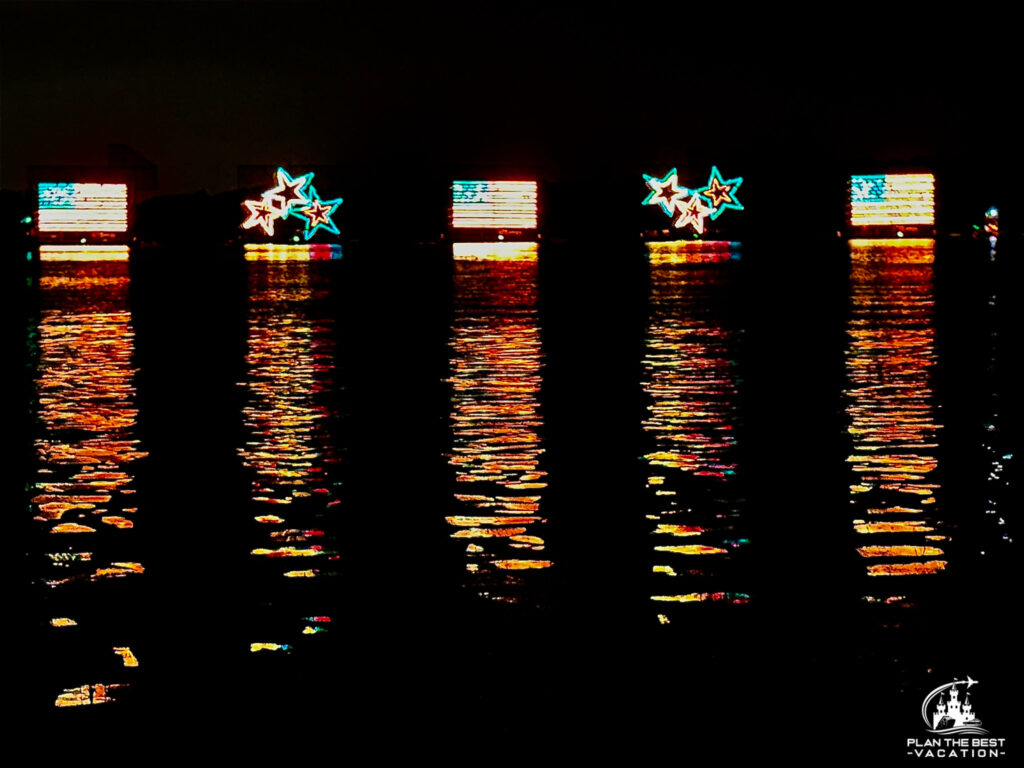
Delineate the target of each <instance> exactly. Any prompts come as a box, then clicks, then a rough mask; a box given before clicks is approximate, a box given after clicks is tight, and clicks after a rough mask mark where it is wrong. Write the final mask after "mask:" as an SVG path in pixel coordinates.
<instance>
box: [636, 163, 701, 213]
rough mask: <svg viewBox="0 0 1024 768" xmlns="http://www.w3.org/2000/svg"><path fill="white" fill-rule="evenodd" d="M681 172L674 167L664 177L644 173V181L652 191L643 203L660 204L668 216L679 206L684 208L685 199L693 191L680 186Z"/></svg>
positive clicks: (680, 208)
mask: <svg viewBox="0 0 1024 768" xmlns="http://www.w3.org/2000/svg"><path fill="white" fill-rule="evenodd" d="M678 176H679V172H678V171H677V170H676V169H675V168H673V169H672V170H671V171H669V172H668V173H666V174H665V176H664V177H663V178H660V179H659V178H658V177H657V176H651V175H649V174H646V173H645V174H644V181H645V182H647V186H648V187H649V188H650V190H651V191H650V193H649V194H648V195H647V197H646V198H645V199H644V202H643V205H660V206H661V210H662V211H664V212H665V215H666V216H672V215H673V214H674V212H675V210H676V209H677V208H678V209H679V210H680V211H681V210H682V202H683V200H684V199H685V198H686V197H687V196H688V195H690V194H692V191H691V190H689V189H687V188H686V187H680V186H679V178H678Z"/></svg>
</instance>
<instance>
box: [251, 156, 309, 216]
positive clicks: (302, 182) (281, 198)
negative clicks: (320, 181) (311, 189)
mask: <svg viewBox="0 0 1024 768" xmlns="http://www.w3.org/2000/svg"><path fill="white" fill-rule="evenodd" d="M276 175H277V186H276V187H274V188H272V189H268V190H267V191H266V192H264V193H263V199H264V200H266V201H267V202H268V203H269V204H270V205H271V207H273V208H275V209H276V210H277V211H278V212H279V214H280V215H281V218H285V219H286V218H288V215H289V213H290V212H291V209H292V208H298V207H300V206H304V205H309V203H310V199H309V197H308V196H307V195H305V194H303V192H302V190H303V188H305V187H307V186H309V184H310V183H311V182H312V181H313V174H312V173H306V174H303V175H302V176H295V177H294V178H293V177H292V176H291V175H290V174H289V173H288V171H286V170H285V169H284V168H278V169H277V174H276Z"/></svg>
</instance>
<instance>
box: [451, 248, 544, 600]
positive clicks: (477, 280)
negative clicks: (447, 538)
mask: <svg viewBox="0 0 1024 768" xmlns="http://www.w3.org/2000/svg"><path fill="white" fill-rule="evenodd" d="M536 305H537V264H536V262H535V261H531V260H510V261H456V262H455V307H456V309H455V321H454V325H453V327H452V334H451V341H450V344H449V346H450V350H451V353H450V354H451V377H450V378H449V380H448V381H449V383H450V385H451V388H452V411H451V425H452V427H451V428H452V452H451V454H450V455H449V457H448V460H449V464H450V465H451V467H452V468H453V470H454V473H455V481H456V493H455V498H456V499H457V501H458V505H457V506H458V512H457V514H453V515H450V516H448V517H447V521H448V523H449V525H450V526H451V528H452V533H451V536H452V538H454V539H456V540H458V541H464V542H465V551H466V570H467V571H468V573H469V574H470V575H469V577H468V578H467V582H466V585H467V587H469V588H471V589H473V590H475V591H476V592H477V593H478V594H480V595H482V596H485V597H489V598H492V599H494V600H501V601H505V602H519V601H520V600H521V597H522V591H523V589H524V588H525V587H526V586H527V585H528V584H529V585H533V584H535V583H536V577H537V573H538V571H542V570H544V569H547V568H549V567H550V566H551V565H552V561H551V559H550V555H549V554H548V552H547V547H546V543H545V540H544V538H543V532H544V522H545V521H544V519H543V517H542V515H541V502H542V496H543V491H544V489H545V488H546V487H547V480H546V474H547V473H546V472H545V471H544V469H543V466H542V462H541V454H542V453H543V448H542V447H541V438H540V435H539V434H538V430H539V429H540V427H541V425H542V418H541V415H540V404H539V395H540V387H541V379H542V374H541V342H540V328H539V326H538V323H537V309H536Z"/></svg>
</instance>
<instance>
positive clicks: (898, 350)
mask: <svg viewBox="0 0 1024 768" xmlns="http://www.w3.org/2000/svg"><path fill="white" fill-rule="evenodd" d="M850 253H851V261H852V267H851V284H852V285H851V299H852V314H851V317H850V322H849V326H848V329H847V333H848V336H849V344H848V347H847V351H846V377H847V387H846V389H845V390H844V395H845V398H846V413H847V416H848V417H849V427H848V430H849V434H850V436H851V438H852V450H851V452H850V456H849V457H848V458H847V462H848V463H849V464H850V468H851V470H852V471H853V472H854V473H855V477H856V482H855V483H853V484H851V486H850V495H851V500H852V502H853V506H854V516H855V517H856V518H857V519H855V520H854V521H853V527H854V530H855V531H857V533H860V534H864V535H868V536H871V537H872V538H873V539H876V538H877V543H875V544H871V545H866V546H862V547H858V550H857V551H858V553H859V554H860V555H861V556H863V557H865V558H870V559H871V560H878V559H884V560H886V561H888V562H885V563H877V562H876V563H872V564H868V565H866V572H867V574H868V575H870V576H881V575H884V576H908V575H922V574H933V573H937V572H939V571H942V570H944V569H945V566H946V561H945V560H929V561H924V562H922V559H923V558H928V557H935V556H942V555H944V554H945V552H944V551H943V550H941V549H938V548H936V547H931V546H926V545H925V544H924V543H923V540H924V539H938V540H943V539H945V538H946V537H945V535H941V534H942V531H943V527H942V524H941V521H939V520H938V518H937V505H935V503H934V502H935V493H936V492H937V491H938V489H939V486H938V484H937V483H935V482H934V478H933V473H934V472H935V470H936V468H937V467H938V457H937V455H936V450H937V447H938V444H937V437H938V431H939V429H940V428H941V424H939V423H938V422H937V421H936V419H935V405H934V403H933V400H934V395H933V392H932V389H931V383H930V381H931V377H932V372H933V369H934V367H935V362H936V353H935V331H934V327H933V312H934V298H933V291H932V267H931V262H932V261H933V260H934V243H933V242H932V241H929V240H922V241H913V242H910V243H906V242H901V241H851V243H850ZM925 505H927V506H925ZM908 515H911V516H912V518H911V519H907V516H908ZM868 516H870V517H871V518H872V519H871V521H870V522H868V521H866V519H865V518H867V517H868ZM935 531H938V532H939V533H938V534H936V535H933V536H925V534H927V533H930V532H935ZM885 599H887V598H885V596H878V595H874V596H870V597H869V602H885Z"/></svg>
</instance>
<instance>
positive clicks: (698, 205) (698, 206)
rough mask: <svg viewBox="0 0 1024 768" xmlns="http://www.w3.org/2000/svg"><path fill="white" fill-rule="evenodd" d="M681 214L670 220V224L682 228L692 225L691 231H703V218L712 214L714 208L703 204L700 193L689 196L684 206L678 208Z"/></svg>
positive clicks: (700, 232) (701, 232)
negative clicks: (672, 220)
mask: <svg viewBox="0 0 1024 768" xmlns="http://www.w3.org/2000/svg"><path fill="white" fill-rule="evenodd" d="M680 210H681V211H682V215H681V216H680V217H679V218H678V219H676V220H675V221H674V222H672V225H673V226H674V227H676V228H677V229H682V228H683V227H685V226H691V227H693V231H694V232H696V233H698V234H703V233H704V219H705V218H706V217H707V216H709V215H713V214H714V211H715V209H714V208H709V207H708V206H706V205H704V201H703V200H701V199H700V195H694V196H693V197H691V198H690V201H689V202H688V203H687V204H686V206H685V207H684V208H681V209H680Z"/></svg>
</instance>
